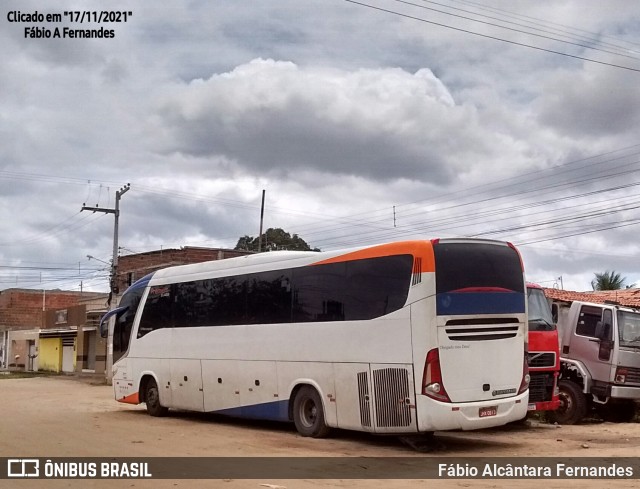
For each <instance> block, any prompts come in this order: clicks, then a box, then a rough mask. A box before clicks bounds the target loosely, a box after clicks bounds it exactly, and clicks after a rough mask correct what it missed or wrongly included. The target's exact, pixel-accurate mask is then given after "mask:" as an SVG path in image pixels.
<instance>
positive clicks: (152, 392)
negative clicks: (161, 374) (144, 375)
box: [144, 379, 169, 416]
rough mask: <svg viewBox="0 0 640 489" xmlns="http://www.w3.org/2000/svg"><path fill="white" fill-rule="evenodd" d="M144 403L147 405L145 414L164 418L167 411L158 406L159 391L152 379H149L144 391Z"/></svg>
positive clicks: (160, 405)
mask: <svg viewBox="0 0 640 489" xmlns="http://www.w3.org/2000/svg"><path fill="white" fill-rule="evenodd" d="M144 401H145V403H146V405H147V412H148V413H149V414H150V415H151V416H166V415H167V413H168V412H169V410H168V409H167V408H166V407H164V406H163V405H162V404H160V391H159V390H158V384H156V381H155V380H154V379H149V380H148V381H147V383H146V385H145V389H144Z"/></svg>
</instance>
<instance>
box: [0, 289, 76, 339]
mask: <svg viewBox="0 0 640 489" xmlns="http://www.w3.org/2000/svg"><path fill="white" fill-rule="evenodd" d="M86 297H87V293H84V294H82V293H80V292H70V291H60V290H47V291H45V292H43V291H42V290H29V289H7V290H3V291H0V330H7V329H11V330H20V329H33V328H42V327H44V315H43V311H42V306H43V298H44V307H45V309H47V310H56V309H64V308H67V307H71V306H75V305H77V304H78V302H79V300H80V299H84V298H86Z"/></svg>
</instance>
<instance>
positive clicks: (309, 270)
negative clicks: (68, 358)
mask: <svg viewBox="0 0 640 489" xmlns="http://www.w3.org/2000/svg"><path fill="white" fill-rule="evenodd" d="M525 299H526V291H525V281H524V273H523V266H522V261H521V258H520V255H519V253H518V251H517V250H516V249H515V248H514V247H513V246H512V245H510V244H509V243H504V242H498V241H489V240H473V239H455V240H454V239H447V240H431V241H427V240H425V241H405V242H397V243H389V244H383V245H377V246H370V247H363V248H358V249H352V250H346V251H332V252H319V253H318V252H287V251H281V252H269V253H262V254H256V255H250V256H243V257H239V258H231V259H225V260H220V261H212V262H206V263H199V264H193V265H184V266H176V267H171V268H166V269H163V270H160V271H157V272H155V273H152V274H150V275H148V276H146V277H144V278H142V279H140V280H139V281H137V282H136V283H134V284H133V285H132V286H131V287H130V288H129V289H127V291H126V292H125V293H124V295H123V297H122V300H121V301H120V306H119V307H118V308H117V309H114V310H113V311H111V312H110V313H109V316H111V315H115V316H116V317H115V321H114V326H113V328H114V329H113V343H112V348H113V360H114V365H113V387H114V392H115V397H116V399H117V400H118V401H121V402H125V403H133V404H138V403H142V402H144V403H146V407H147V410H148V412H149V414H151V415H152V416H162V415H165V414H166V413H167V410H168V409H170V408H171V409H180V410H193V411H203V412H214V413H222V414H228V415H231V416H239V417H249V418H259V419H267V420H289V421H291V420H292V421H293V422H294V423H295V426H296V429H297V430H298V432H299V433H300V434H301V435H303V436H312V437H322V436H325V435H326V434H327V433H328V432H329V429H330V428H343V429H349V430H360V431H367V432H374V433H427V432H433V431H440V430H451V429H463V430H471V429H478V428H485V427H490V426H498V425H502V424H506V423H508V422H511V421H515V420H519V419H522V418H523V417H525V416H526V414H527V400H528V380H529V375H528V369H527V364H526V356H525V349H526V338H527V327H526V310H525V308H526V300H525ZM109 316H105V318H104V319H103V322H102V325H101V328H102V330H103V331H104V325H106V324H108V321H107V320H108V317H109Z"/></svg>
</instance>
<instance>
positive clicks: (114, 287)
mask: <svg viewBox="0 0 640 489" xmlns="http://www.w3.org/2000/svg"><path fill="white" fill-rule="evenodd" d="M130 188H131V184H129V183H127V184H126V185H125V186H123V187H122V188H121V189H120V190H118V191H117V192H116V205H115V208H114V209H106V208H104V207H98V206H97V205H96V206H95V207H87V206H86V205H85V204H82V209H81V211H92V212H103V213H105V214H113V215H114V217H115V220H114V224H113V259H112V260H111V279H110V280H109V306H110V308H111V309H114V308H116V307H117V306H118V304H115V303H113V302H112V297H113V296H114V295H115V296H116V297H117V294H118V292H119V290H118V221H119V219H120V199H121V198H122V196H123V195H124V194H126V193H127V192H128V191H129V189H130ZM115 302H117V300H116V301H115ZM112 325H113V321H109V334H108V336H107V383H108V384H111V375H112V372H111V370H112V367H113V326H112Z"/></svg>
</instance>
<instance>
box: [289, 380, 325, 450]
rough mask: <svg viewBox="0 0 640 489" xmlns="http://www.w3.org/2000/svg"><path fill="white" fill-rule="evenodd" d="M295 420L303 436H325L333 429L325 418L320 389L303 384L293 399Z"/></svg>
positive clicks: (297, 428)
mask: <svg viewBox="0 0 640 489" xmlns="http://www.w3.org/2000/svg"><path fill="white" fill-rule="evenodd" d="M293 422H294V423H295V425H296V430H298V433H300V434H301V435H302V436H310V437H312V438H324V437H325V436H327V435H328V434H329V431H330V430H331V429H330V428H329V427H328V426H327V424H326V422H325V419H324V408H323V407H322V399H320V395H319V394H318V391H316V390H315V389H314V388H313V387H310V386H307V385H305V386H303V387H301V388H300V390H299V391H298V392H297V393H296V395H295V398H294V399H293Z"/></svg>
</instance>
